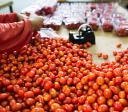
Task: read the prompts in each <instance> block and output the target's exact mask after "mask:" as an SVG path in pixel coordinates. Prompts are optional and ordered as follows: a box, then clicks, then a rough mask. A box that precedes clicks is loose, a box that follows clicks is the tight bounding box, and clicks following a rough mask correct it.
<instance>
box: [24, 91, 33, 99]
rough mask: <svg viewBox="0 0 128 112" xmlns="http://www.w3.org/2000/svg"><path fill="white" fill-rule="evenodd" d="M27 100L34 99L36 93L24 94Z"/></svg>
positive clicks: (28, 92)
mask: <svg viewBox="0 0 128 112" xmlns="http://www.w3.org/2000/svg"><path fill="white" fill-rule="evenodd" d="M24 97H25V98H34V93H33V92H32V91H27V92H25V93H24Z"/></svg>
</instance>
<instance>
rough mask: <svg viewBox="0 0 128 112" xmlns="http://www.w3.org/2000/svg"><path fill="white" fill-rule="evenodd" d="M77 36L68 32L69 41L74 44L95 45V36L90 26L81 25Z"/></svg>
mask: <svg viewBox="0 0 128 112" xmlns="http://www.w3.org/2000/svg"><path fill="white" fill-rule="evenodd" d="M78 32H79V33H78V34H76V33H72V32H69V40H70V42H72V43H74V44H84V43H86V42H90V43H91V44H95V35H94V32H93V30H92V28H91V26H89V25H87V24H83V25H81V26H80V27H79V29H78Z"/></svg>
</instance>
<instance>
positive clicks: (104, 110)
mask: <svg viewBox="0 0 128 112" xmlns="http://www.w3.org/2000/svg"><path fill="white" fill-rule="evenodd" d="M98 112H108V106H107V105H105V104H102V105H100V106H99V107H98Z"/></svg>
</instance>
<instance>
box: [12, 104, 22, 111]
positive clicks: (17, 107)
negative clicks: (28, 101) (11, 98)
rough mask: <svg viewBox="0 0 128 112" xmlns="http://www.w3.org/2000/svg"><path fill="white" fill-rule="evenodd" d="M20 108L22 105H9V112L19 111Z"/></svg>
mask: <svg viewBox="0 0 128 112" xmlns="http://www.w3.org/2000/svg"><path fill="white" fill-rule="evenodd" d="M21 108H22V104H21V103H14V104H12V105H11V110H12V111H13V112H16V111H20V110H21Z"/></svg>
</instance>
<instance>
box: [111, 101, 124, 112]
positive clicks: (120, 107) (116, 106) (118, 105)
mask: <svg viewBox="0 0 128 112" xmlns="http://www.w3.org/2000/svg"><path fill="white" fill-rule="evenodd" d="M113 106H114V110H115V111H122V110H123V105H122V104H121V103H120V102H118V101H116V102H114V104H113Z"/></svg>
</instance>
